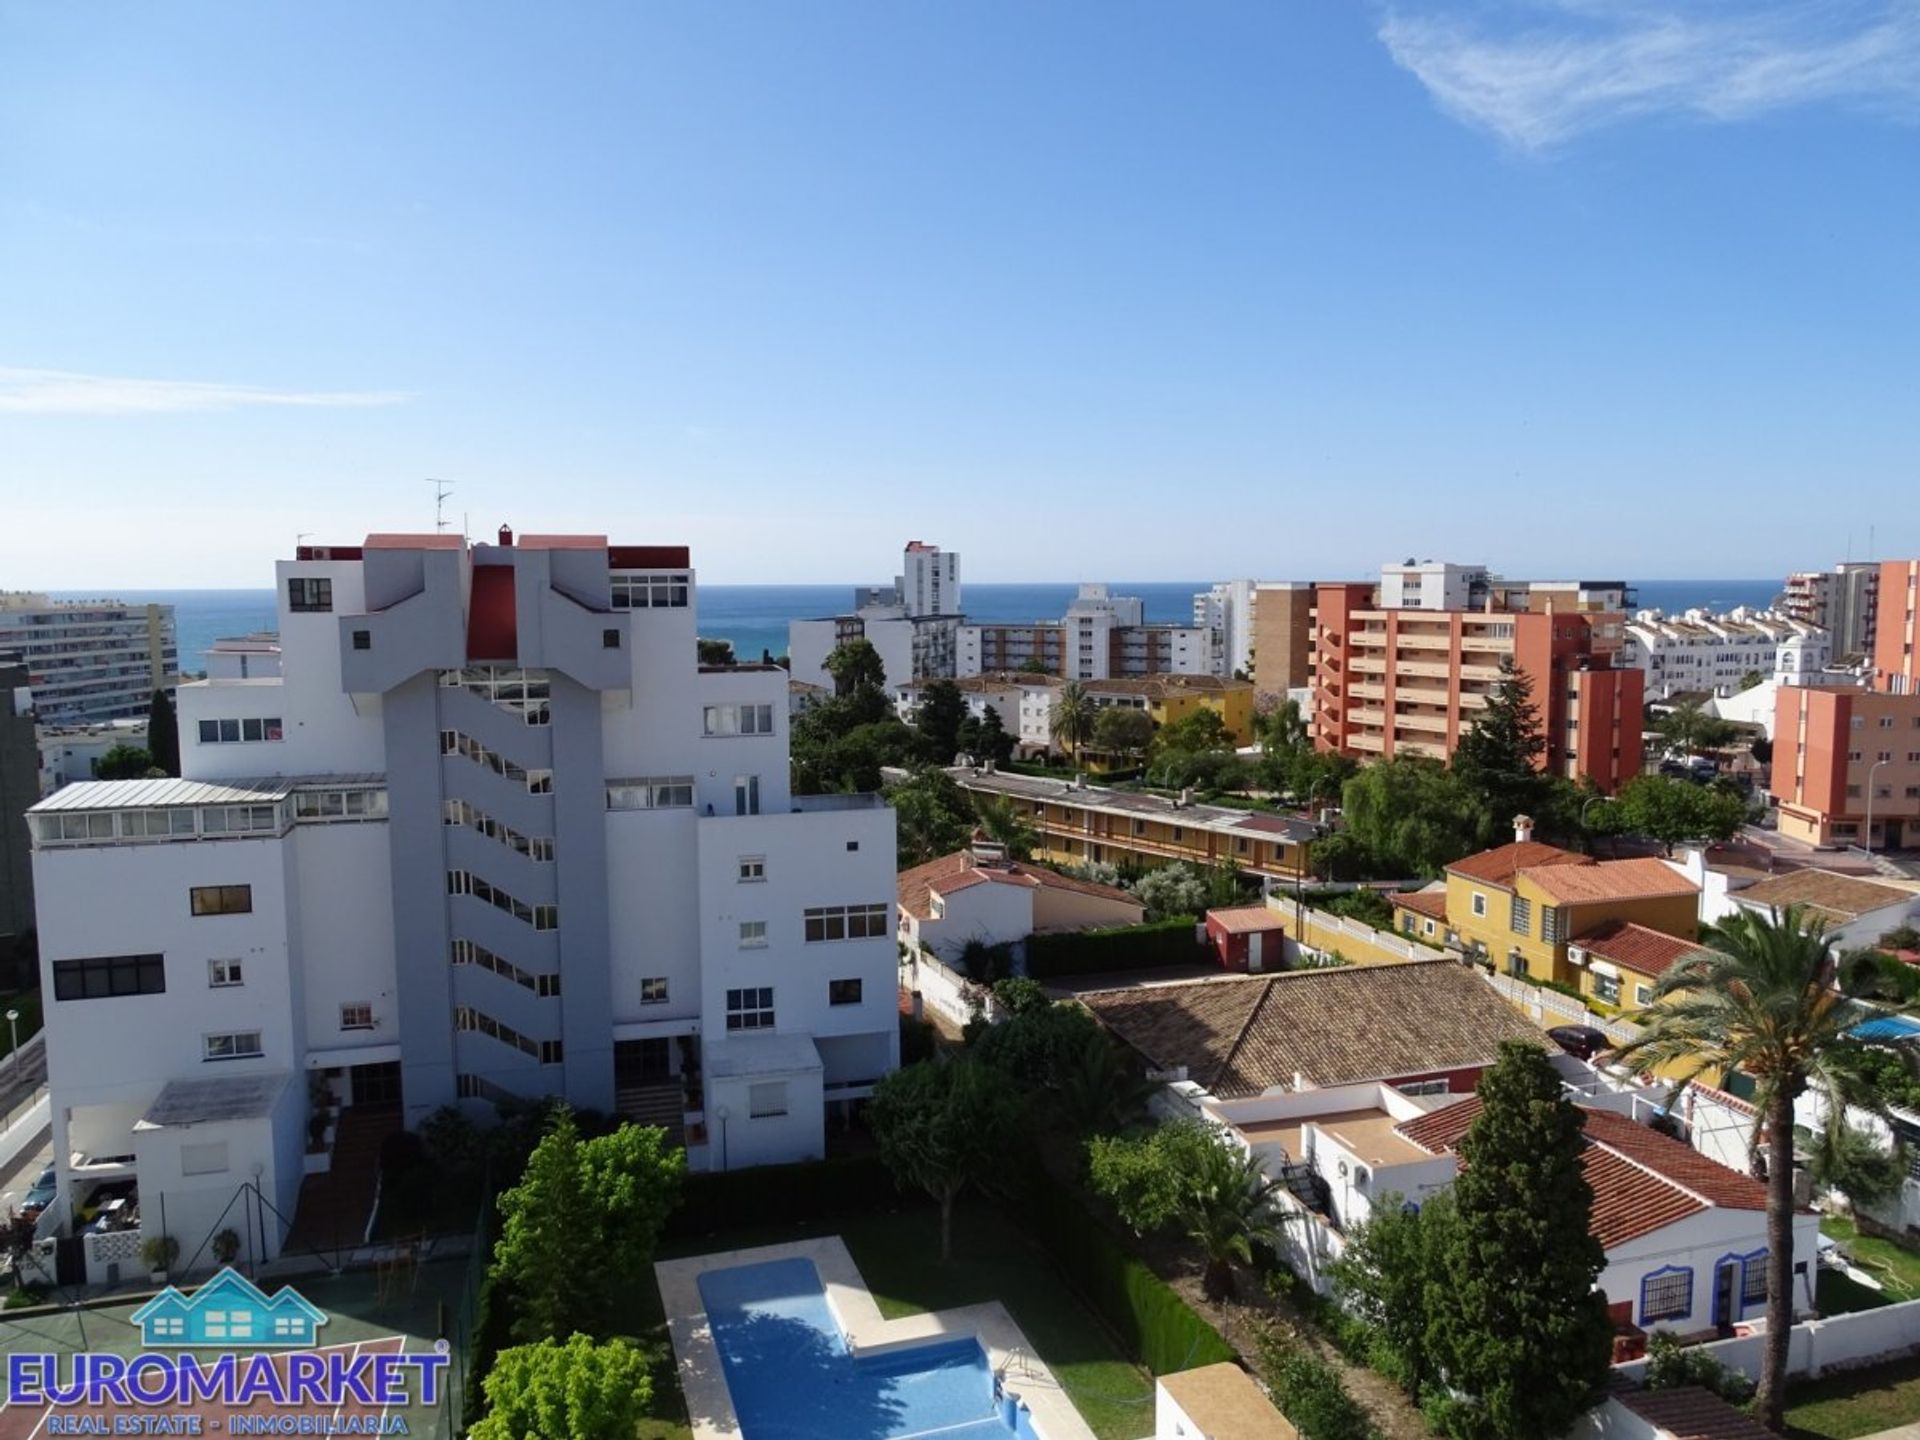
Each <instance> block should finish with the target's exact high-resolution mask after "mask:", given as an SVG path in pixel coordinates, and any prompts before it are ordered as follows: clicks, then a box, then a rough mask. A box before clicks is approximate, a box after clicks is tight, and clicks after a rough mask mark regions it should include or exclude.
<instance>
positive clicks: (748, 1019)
mask: <svg viewBox="0 0 1920 1440" xmlns="http://www.w3.org/2000/svg"><path fill="white" fill-rule="evenodd" d="M727 1029H729V1030H771V1029H773V987H772V986H771V985H762V986H760V987H759V988H758V989H753V988H749V989H746V990H729V991H727Z"/></svg>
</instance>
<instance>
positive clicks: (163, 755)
mask: <svg viewBox="0 0 1920 1440" xmlns="http://www.w3.org/2000/svg"><path fill="white" fill-rule="evenodd" d="M147 753H148V754H149V755H151V756H152V757H153V765H154V768H155V769H158V770H164V771H166V773H167V774H169V775H178V774H179V773H180V718H179V716H178V715H177V714H176V713H175V711H174V708H173V692H172V691H171V690H156V691H154V692H153V699H152V700H151V701H150V702H149V703H148V705H147Z"/></svg>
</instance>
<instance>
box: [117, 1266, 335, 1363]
mask: <svg viewBox="0 0 1920 1440" xmlns="http://www.w3.org/2000/svg"><path fill="white" fill-rule="evenodd" d="M127 1318H128V1319H129V1320H131V1321H132V1322H133V1323H134V1324H136V1325H138V1326H139V1327H140V1341H141V1343H142V1344H143V1345H145V1346H147V1347H149V1348H155V1347H159V1346H168V1345H171V1346H195V1345H222V1346H233V1347H240V1348H261V1347H266V1346H273V1345H312V1344H313V1341H314V1332H315V1331H316V1330H318V1329H319V1328H320V1326H322V1325H324V1324H326V1323H327V1312H326V1311H324V1310H322V1309H321V1308H320V1307H319V1306H318V1305H315V1304H313V1303H312V1302H311V1301H309V1300H308V1299H307V1298H306V1297H305V1296H304V1295H302V1294H301V1293H300V1292H299V1291H298V1290H295V1289H294V1288H293V1287H292V1286H288V1287H286V1288H285V1289H283V1290H281V1291H279V1292H278V1293H276V1294H274V1295H268V1294H266V1292H264V1291H263V1290H261V1289H260V1287H259V1286H258V1285H255V1284H254V1283H253V1282H252V1281H251V1280H249V1279H247V1278H246V1276H244V1275H241V1274H239V1273H238V1272H237V1271H235V1270H232V1269H226V1270H222V1271H221V1272H220V1273H219V1274H218V1275H216V1276H214V1277H213V1279H211V1280H209V1281H207V1283H206V1284H204V1285H202V1286H201V1287H200V1288H199V1289H197V1290H195V1291H194V1292H193V1294H191V1295H183V1294H182V1293H181V1292H180V1291H179V1290H176V1289H175V1288H174V1287H173V1286H171V1285H169V1286H168V1287H167V1288H166V1289H164V1290H162V1291H161V1292H160V1293H159V1294H158V1295H156V1296H154V1297H153V1298H152V1299H151V1300H149V1301H147V1303H146V1304H144V1305H142V1306H141V1307H140V1308H139V1309H138V1310H136V1311H134V1312H133V1314H132V1315H130V1316H128V1317H127Z"/></svg>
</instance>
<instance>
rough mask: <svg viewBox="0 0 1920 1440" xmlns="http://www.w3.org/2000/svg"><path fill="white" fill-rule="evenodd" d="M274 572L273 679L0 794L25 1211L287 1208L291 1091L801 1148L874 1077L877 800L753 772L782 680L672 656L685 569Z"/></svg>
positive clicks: (586, 539) (194, 687)
mask: <svg viewBox="0 0 1920 1440" xmlns="http://www.w3.org/2000/svg"><path fill="white" fill-rule="evenodd" d="M276 584H277V588H278V591H279V609H280V643H281V652H282V658H283V662H284V663H283V673H282V674H280V675H278V676H273V677H267V678H248V679H208V680H205V681H201V682H197V683H193V684H188V685H184V686H182V687H181V688H180V690H179V692H178V693H179V712H180V736H181V768H182V778H180V779H178V780H146V781H126V782H110V783H100V782H95V783H84V784H75V785H69V786H67V787H65V788H64V789H62V790H60V791H58V792H57V793H56V794H54V795H52V796H50V797H48V798H46V799H44V800H42V801H41V802H40V803H39V804H38V805H36V806H35V807H34V808H33V809H32V810H31V811H30V812H29V820H30V822H31V826H32V831H33V837H34V882H35V889H36V893H37V897H38V902H39V910H40V956H41V966H42V979H43V987H44V993H45V994H46V995H47V996H48V997H49V998H48V1003H47V1007H46V1030H47V1051H48V1062H49V1084H50V1086H51V1090H52V1113H53V1132H54V1134H53V1149H54V1154H55V1156H56V1163H57V1167H58V1171H59V1183H60V1186H61V1190H62V1195H63V1202H62V1203H58V1204H56V1206H55V1207H53V1209H54V1210H55V1212H57V1213H59V1214H62V1215H64V1214H65V1213H66V1210H65V1204H64V1200H65V1199H66V1198H78V1197H80V1196H81V1195H82V1194H83V1192H84V1191H86V1190H90V1188H91V1184H90V1182H93V1181H97V1180H100V1179H104V1178H119V1179H133V1180H135V1181H136V1183H137V1185H138V1188H139V1194H140V1208H141V1214H142V1217H143V1221H142V1223H143V1224H145V1223H149V1222H150V1221H151V1220H152V1219H154V1218H156V1217H157V1216H158V1215H159V1214H161V1213H162V1211H163V1210H164V1213H165V1214H166V1216H167V1217H168V1218H167V1222H166V1223H167V1224H168V1226H169V1227H170V1229H171V1231H172V1233H173V1234H175V1235H176V1237H178V1238H181V1239H182V1243H183V1245H184V1246H185V1247H186V1248H187V1249H189V1250H191V1248H192V1246H191V1244H189V1243H188V1238H187V1237H189V1236H190V1235H191V1236H193V1237H194V1238H196V1239H197V1238H198V1232H197V1231H196V1229H195V1227H196V1226H201V1225H202V1222H205V1224H211V1223H212V1219H213V1216H215V1215H216V1214H218V1213H219V1211H220V1210H221V1208H222V1207H223V1206H224V1205H226V1204H227V1203H228V1202H229V1201H230V1200H231V1199H232V1197H233V1196H234V1194H235V1192H236V1187H238V1186H241V1185H243V1184H248V1183H252V1182H254V1181H255V1180H257V1182H258V1183H259V1185H260V1187H261V1190H262V1192H263V1193H264V1194H265V1195H266V1196H267V1197H268V1198H270V1199H271V1200H272V1201H273V1203H274V1204H275V1205H276V1206H277V1207H278V1209H279V1210H280V1211H281V1212H282V1213H284V1214H287V1215H291V1214H292V1213H293V1210H294V1202H295V1198H296V1197H297V1194H298V1189H299V1179H300V1174H301V1170H302V1166H303V1159H302V1151H303V1149H304V1148H305V1143H306V1130H307V1121H308V1105H309V1100H308V1095H309V1083H310V1077H313V1076H316V1075H317V1076H320V1077H322V1078H323V1080H324V1082H325V1084H326V1086H327V1087H328V1088H330V1089H331V1090H332V1092H333V1093H334V1094H336V1095H338V1096H340V1097H342V1098H344V1099H345V1100H346V1101H347V1102H348V1103H350V1104H357V1103H366V1104H375V1103H388V1104H391V1103H392V1102H393V1101H395V1100H397V1101H398V1102H399V1104H400V1106H401V1109H402V1114H403V1117H404V1120H405V1122H406V1123H407V1124H409V1125H413V1124H417V1123H418V1122H419V1121H420V1120H421V1119H423V1118H424V1117H425V1116H426V1115H428V1114H429V1113H430V1112H432V1111H433V1110H435V1109H436V1108H438V1107H440V1106H443V1105H450V1104H457V1105H459V1106H461V1107H462V1108H465V1109H469V1110H471V1111H472V1112H473V1113H475V1114H476V1115H478V1116H482V1117H484V1116H485V1115H486V1114H488V1113H490V1111H491V1107H490V1105H488V1103H487V1102H489V1101H493V1100H500V1099H506V1098H509V1097H514V1098H537V1097H541V1096H546V1095H560V1096H564V1097H566V1098H567V1099H568V1100H570V1101H572V1102H573V1103H575V1104H577V1105H580V1106H584V1107H591V1108H595V1109H599V1110H603V1111H616V1110H617V1111H619V1112H621V1113H628V1114H634V1113H645V1114H648V1115H650V1116H651V1115H659V1114H661V1113H662V1102H663V1100H664V1101H665V1102H666V1103H665V1110H666V1112H667V1113H669V1114H670V1115H671V1119H672V1123H673V1125H674V1126H676V1127H681V1128H683V1133H684V1136H685V1140H686V1145H687V1152H688V1158H689V1163H690V1164H691V1165H692V1166H694V1167H695V1168H707V1169H716V1168H734V1167H739V1166H743V1165H753V1164H760V1163H764V1162H770V1161H782V1160H800V1159H806V1158H810V1157H815V1156H818V1155H820V1154H822V1153H823V1149H824V1143H825V1116H826V1113H827V1110H828V1108H829V1107H830V1106H835V1105H838V1106H840V1107H843V1108H844V1107H846V1106H847V1105H849V1104H850V1103H851V1102H854V1101H857V1100H859V1099H861V1098H863V1097H865V1096H866V1095H868V1094H869V1093H870V1092H871V1088H872V1086H873V1084H874V1082H876V1081H877V1080H878V1079H879V1078H880V1077H881V1076H883V1075H885V1074H886V1073H887V1072H889V1071H890V1070H892V1069H893V1068H894V1067H895V1066H896V1064H897V1063H898V1054H899V1039H898V1029H897V1021H896V1015H895V998H894V991H895V975H894V969H895V951H894V942H893V938H892V937H893V924H892V903H893V885H894V880H893V876H894V826H893V815H892V812H891V811H890V810H889V809H888V808H886V806H885V805H884V803H883V802H882V801H881V800H880V799H879V798H878V797H876V796H861V795H835V796H825V797H800V796H794V795H792V794H791V793H790V791H789V782H788V756H787V709H788V704H787V677H786V674H785V672H783V671H781V670H780V669H778V668H777V667H773V666H757V665H743V666H737V667H727V668H718V667H715V668H705V667H701V666H699V665H698V664H697V661H696V654H695V645H694V639H695V635H696V624H695V615H696V610H695V605H696V587H695V577H694V572H693V570H692V567H691V565H690V563H689V558H688V555H687V552H686V551H685V550H684V549H680V548H674V547H646V546H623V545H610V544H608V543H607V541H606V539H605V538H604V537H602V536H574V535H560V536H523V537H521V538H520V540H519V542H518V543H517V544H516V543H514V542H513V538H512V536H511V534H510V533H509V532H506V531H502V534H501V541H500V543H499V544H497V545H473V546H471V547H469V546H468V545H467V544H466V543H465V542H464V541H463V540H461V539H460V537H458V536H452V535H445V534H436V535H372V536H369V537H367V540H366V542H365V544H364V545H360V546H353V547H335V548H323V547H301V549H300V550H299V551H298V553H297V558H295V559H294V560H291V561H285V562H282V563H281V564H280V565H279V566H278V567H277V576H276ZM103 895H111V896H113V897H114V903H113V904H110V905H103V904H101V903H100V897H101V896H103ZM270 1218H271V1217H269V1219H270ZM270 1228H271V1229H273V1230H274V1231H275V1233H272V1234H269V1235H268V1236H267V1246H268V1249H269V1251H270V1252H271V1251H272V1250H273V1249H275V1248H277V1246H278V1244H279V1242H280V1238H281V1237H280V1236H279V1234H278V1233H277V1228H278V1227H277V1223H275V1224H273V1225H271V1226H270Z"/></svg>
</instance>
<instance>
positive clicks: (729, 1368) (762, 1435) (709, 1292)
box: [699, 1259, 1037, 1440]
mask: <svg viewBox="0 0 1920 1440" xmlns="http://www.w3.org/2000/svg"><path fill="white" fill-rule="evenodd" d="M699 1287H700V1298H701V1300H702V1301H703V1302H704V1303H705V1305H706V1310H707V1323H708V1326H709V1328H710V1330H711V1332H712V1335H713V1341H714V1345H715V1347H716V1348H717V1349H718V1350H719V1352H720V1363H721V1368H722V1369H723V1370H724V1371H725V1372H726V1378H727V1390H728V1392H729V1394H730V1395H731V1397H732V1399H733V1408H734V1413H735V1415H736V1416H737V1417H738V1422H739V1426H740V1435H741V1437H742V1440H913V1437H920V1436H930V1435H934V1434H936V1433H937V1434H938V1435H939V1437H940V1440H1008V1437H1018V1440H1037V1437H1036V1435H1035V1432H1034V1430H1033V1427H1032V1417H1031V1416H1030V1415H1029V1414H1028V1413H1027V1411H1026V1409H1025V1408H1024V1407H1023V1406H1021V1405H1020V1403H1019V1401H1018V1400H1017V1398H1015V1397H1013V1396H1010V1395H1009V1396H1000V1395H997V1394H996V1390H997V1386H996V1384H995V1380H994V1376H993V1372H992V1370H991V1369H990V1368H989V1366H988V1364H987V1353H986V1351H985V1350H984V1349H983V1348H982V1347H981V1344H980V1341H979V1340H978V1339H976V1338H974V1337H973V1336H970V1335H963V1336H958V1337H952V1338H947V1339H941V1340H933V1341H927V1342H914V1343H909V1344H905V1345H890V1346H887V1347H885V1348H882V1349H874V1350H870V1351H867V1352H865V1353H861V1351H860V1349H859V1345H858V1341H859V1337H858V1336H855V1337H853V1342H854V1343H853V1344H851V1345H850V1344H849V1343H848V1337H847V1336H845V1335H844V1334H842V1333H841V1330H840V1325H839V1322H838V1321H837V1320H835V1319H834V1315H833V1310H832V1309H831V1307H829V1306H828V1304H827V1296H826V1287H825V1286H824V1285H822V1284H821V1281H820V1272H819V1271H818V1270H817V1269H815V1267H814V1263H813V1261H811V1260H805V1259H791V1260H769V1261H763V1262H761V1263H759V1264H755V1265H736V1266H731V1267H729V1268H727V1269H723V1270H707V1271H704V1272H702V1274H701V1275H700V1278H699Z"/></svg>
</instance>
